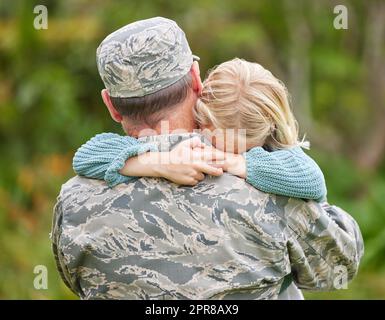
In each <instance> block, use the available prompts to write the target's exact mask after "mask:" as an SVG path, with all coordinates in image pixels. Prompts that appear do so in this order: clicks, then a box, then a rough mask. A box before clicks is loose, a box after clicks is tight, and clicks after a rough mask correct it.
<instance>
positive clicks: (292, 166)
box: [224, 147, 326, 201]
mask: <svg viewBox="0 0 385 320" xmlns="http://www.w3.org/2000/svg"><path fill="white" fill-rule="evenodd" d="M226 162H227V165H226V166H225V168H224V170H226V171H228V172H230V173H232V174H234V175H237V176H239V177H242V178H246V180H247V182H249V183H250V184H251V185H253V186H254V187H256V188H257V189H259V190H261V191H264V192H267V193H273V194H278V195H284V196H288V197H293V198H302V199H312V200H317V201H323V200H326V183H325V179H324V176H323V173H322V171H321V169H320V168H319V166H318V165H317V163H316V162H315V161H314V160H313V159H311V158H310V157H309V156H308V155H306V154H305V153H304V152H303V150H302V149H301V148H300V147H294V148H290V149H281V150H277V151H273V152H268V151H266V150H264V149H263V148H261V147H256V148H253V149H251V150H249V151H248V152H247V153H246V154H245V157H243V156H242V155H234V156H232V155H229V156H228V157H227V160H226Z"/></svg>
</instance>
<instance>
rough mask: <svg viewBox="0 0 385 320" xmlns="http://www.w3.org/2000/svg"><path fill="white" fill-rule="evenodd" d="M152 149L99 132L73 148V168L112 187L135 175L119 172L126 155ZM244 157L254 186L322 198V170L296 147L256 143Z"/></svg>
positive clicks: (289, 194) (283, 192)
mask: <svg viewBox="0 0 385 320" xmlns="http://www.w3.org/2000/svg"><path fill="white" fill-rule="evenodd" d="M156 150H157V148H156V146H155V145H153V144H150V143H141V142H139V141H138V140H137V139H135V138H133V137H130V136H120V135H118V134H115V133H101V134H98V135H96V136H95V137H93V138H92V139H90V140H88V141H87V142H86V143H85V144H83V145H82V146H81V147H80V148H79V149H78V150H77V152H76V153H75V156H74V158H73V169H74V171H75V172H76V173H77V174H78V175H82V176H86V177H88V178H94V179H100V180H105V181H106V182H107V184H108V185H109V186H110V187H113V186H115V185H117V184H119V183H123V182H128V181H131V180H134V179H136V177H126V176H123V175H121V174H120V173H119V170H120V169H121V168H122V167H123V166H124V164H125V161H126V160H127V159H128V158H130V157H134V156H136V155H138V154H141V153H144V152H147V151H156ZM245 158H246V168H247V175H246V176H247V178H246V180H247V182H249V183H250V184H251V185H253V186H254V187H255V188H257V189H259V190H261V191H264V192H267V193H274V194H278V195H283V196H288V197H294V198H303V199H313V200H317V201H323V200H325V199H326V184H325V179H324V176H323V173H322V171H321V169H320V168H319V167H318V165H317V164H316V163H315V162H314V160H313V159H311V158H310V157H309V156H308V155H306V154H305V153H304V152H303V150H302V149H301V148H300V147H293V148H289V149H281V150H277V151H273V152H269V151H266V150H264V149H263V148H261V147H256V148H252V149H251V150H249V151H248V152H246V153H245Z"/></svg>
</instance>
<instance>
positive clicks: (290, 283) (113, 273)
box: [52, 18, 363, 299]
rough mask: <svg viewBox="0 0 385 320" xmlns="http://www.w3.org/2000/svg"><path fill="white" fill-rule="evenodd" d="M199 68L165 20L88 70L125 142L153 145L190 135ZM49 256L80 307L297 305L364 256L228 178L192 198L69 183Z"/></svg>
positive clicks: (298, 203) (347, 229)
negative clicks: (156, 302)
mask: <svg viewBox="0 0 385 320" xmlns="http://www.w3.org/2000/svg"><path fill="white" fill-rule="evenodd" d="M194 60H195V61H194ZM196 60H197V57H195V56H193V55H192V53H191V50H190V48H189V45H188V43H187V40H186V38H185V35H184V33H183V31H182V30H181V29H180V28H179V27H178V26H177V24H176V23H175V22H173V21H171V20H168V19H165V18H152V19H148V20H142V21H138V22H135V23H132V24H129V25H127V26H125V27H123V28H121V29H119V30H117V31H115V32H114V33H112V34H111V35H109V36H108V37H106V38H105V39H104V40H103V42H102V43H101V45H100V46H99V48H98V50H97V62H98V69H99V73H100V75H101V78H102V80H103V82H104V84H105V86H106V89H105V90H103V91H102V97H103V100H104V102H105V104H106V106H107V108H108V109H109V111H110V114H111V116H112V118H113V119H114V120H115V121H117V122H120V123H121V124H122V127H123V129H124V130H125V132H126V133H127V134H130V135H131V136H138V134H139V132H142V133H143V131H146V130H147V132H151V133H152V134H154V132H155V133H158V134H159V131H160V129H159V128H160V124H159V121H160V116H159V115H160V114H161V119H162V120H167V121H168V123H169V130H173V129H183V130H184V131H186V132H192V131H193V129H194V128H195V122H194V118H193V114H192V112H191V110H192V107H193V106H194V104H195V102H196V100H197V97H198V95H199V92H200V89H201V85H202V84H201V80H200V77H199V68H198V62H197V61H196ZM194 135H196V134H193V133H187V134H186V133H184V134H180V133H178V134H168V135H152V136H150V135H147V136H146V135H145V136H143V137H141V138H140V140H141V142H144V144H143V150H144V151H146V142H151V145H153V144H154V143H155V144H158V146H159V149H161V150H171V149H172V148H174V147H175V146H176V145H178V143H180V142H181V141H183V140H185V139H188V138H191V137H193V136H194ZM122 158H123V157H122ZM117 161H119V159H118V160H117ZM120 161H124V160H120ZM52 244H53V251H54V255H55V258H56V262H57V266H58V270H59V272H60V274H61V276H62V278H63V280H64V282H65V283H66V285H67V286H68V287H69V288H70V289H71V290H72V291H73V292H74V293H75V294H77V295H78V296H79V297H80V298H82V299H223V298H226V299H294V298H297V299H298V298H301V297H302V295H301V292H300V291H299V290H298V288H297V287H299V288H303V289H309V290H333V289H337V288H338V287H339V285H340V283H339V281H340V279H344V277H342V278H341V272H342V273H344V276H345V278H346V280H350V279H352V278H353V277H354V275H355V274H356V272H357V269H358V265H359V261H360V259H361V256H362V254H363V243H362V237H361V233H360V231H359V228H358V226H357V224H356V222H355V221H354V220H353V219H352V217H350V216H349V215H348V214H347V213H346V212H344V211H343V210H341V209H339V208H337V207H335V206H330V205H328V204H326V203H323V204H319V203H316V202H313V201H307V202H306V201H303V200H299V199H293V198H287V197H283V196H276V195H271V194H267V193H263V192H261V191H259V190H257V189H255V188H253V187H252V186H250V185H249V184H247V183H246V182H245V180H243V179H240V178H238V177H236V176H232V175H228V174H226V173H225V174H223V175H222V176H219V177H212V176H207V177H206V178H205V179H204V180H203V181H201V182H200V183H199V184H197V185H196V186H194V187H180V186H177V185H176V184H173V183H170V182H168V181H166V180H163V179H157V178H140V179H137V180H135V181H132V182H129V183H125V184H119V185H117V186H115V187H114V188H109V187H108V186H107V185H106V183H105V182H103V181H98V180H92V179H86V178H82V177H79V176H76V177H74V178H72V179H70V180H69V181H68V182H67V183H65V184H64V185H63V187H62V190H61V192H60V195H59V197H58V202H57V204H56V206H55V213H54V219H53V227H52Z"/></svg>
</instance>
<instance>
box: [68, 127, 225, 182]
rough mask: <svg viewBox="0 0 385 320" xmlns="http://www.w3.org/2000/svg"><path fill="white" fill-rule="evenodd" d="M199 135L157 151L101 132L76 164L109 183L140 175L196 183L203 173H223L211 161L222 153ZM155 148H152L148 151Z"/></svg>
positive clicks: (79, 170) (85, 173)
mask: <svg viewBox="0 0 385 320" xmlns="http://www.w3.org/2000/svg"><path fill="white" fill-rule="evenodd" d="M201 147H202V145H201V142H200V140H199V139H189V140H185V141H183V142H181V143H180V144H179V145H178V146H177V147H175V148H174V149H173V150H171V151H170V152H156V150H157V148H156V146H155V145H153V144H145V143H140V142H139V141H138V140H137V139H135V138H132V137H129V136H120V135H118V134H115V133H102V134H98V135H96V136H95V137H93V138H92V139H90V140H89V141H87V142H86V143H85V144H83V145H82V146H81V147H80V148H79V149H78V150H77V152H76V153H75V156H74V159H73V168H74V171H75V172H76V173H77V174H78V175H82V176H86V177H88V178H94V179H100V180H105V181H106V182H107V183H108V185H109V186H110V187H113V186H115V185H117V184H119V183H123V182H126V181H131V180H133V179H136V178H137V177H164V178H166V179H168V180H170V181H172V182H175V183H177V184H183V185H195V184H197V183H198V182H199V181H200V180H203V179H204V174H210V175H214V176H218V175H221V174H222V173H223V171H222V169H221V168H218V167H214V166H211V165H209V164H208V162H209V161H213V159H214V158H213V157H214V156H217V158H218V159H219V155H221V156H222V157H223V153H219V152H218V153H215V152H213V153H210V154H208V153H207V150H206V149H203V148H201ZM147 151H152V152H147Z"/></svg>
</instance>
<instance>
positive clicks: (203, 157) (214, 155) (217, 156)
mask: <svg viewBox="0 0 385 320" xmlns="http://www.w3.org/2000/svg"><path fill="white" fill-rule="evenodd" d="M225 158H226V154H225V153H224V152H223V151H220V150H217V149H215V148H211V149H194V150H193V159H194V160H195V161H203V162H207V163H216V162H218V161H222V160H224V159H225Z"/></svg>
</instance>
